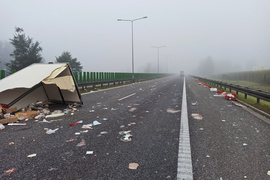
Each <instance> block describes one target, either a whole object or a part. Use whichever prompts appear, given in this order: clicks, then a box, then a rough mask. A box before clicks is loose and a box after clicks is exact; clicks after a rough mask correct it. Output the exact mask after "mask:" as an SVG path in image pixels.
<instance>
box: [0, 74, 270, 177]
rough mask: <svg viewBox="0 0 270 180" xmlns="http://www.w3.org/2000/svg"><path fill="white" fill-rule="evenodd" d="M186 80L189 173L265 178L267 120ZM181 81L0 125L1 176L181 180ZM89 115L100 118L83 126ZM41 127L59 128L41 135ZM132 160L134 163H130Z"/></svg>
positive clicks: (139, 86) (94, 96) (125, 89)
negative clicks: (41, 119) (131, 166)
mask: <svg viewBox="0 0 270 180" xmlns="http://www.w3.org/2000/svg"><path fill="white" fill-rule="evenodd" d="M185 83H186V94H187V96H186V98H187V115H188V117H187V118H188V122H189V133H190V147H191V160H192V165H190V166H187V165H185V166H186V167H190V168H191V169H190V170H191V171H192V172H193V179H203V180H205V179H215V180H226V179H232V180H234V179H253V180H254V179H258V180H260V179H270V176H269V175H267V173H268V171H270V161H269V155H270V150H269V147H270V146H269V143H270V140H269V136H270V133H269V132H270V128H269V124H267V123H266V122H264V121H262V120H261V119H260V118H258V117H257V116H255V115H253V114H252V113H250V112H248V111H246V110H245V108H243V107H239V106H236V105H235V104H234V103H233V102H231V101H227V100H225V99H224V98H222V97H215V96H214V94H215V93H214V92H210V91H209V88H204V87H203V86H199V85H198V84H197V83H196V81H195V80H194V79H192V78H189V77H186V79H185ZM183 84H184V79H183V78H181V77H177V76H175V77H167V78H161V79H155V80H151V81H146V82H141V83H135V84H130V85H126V86H122V87H117V88H112V89H108V90H103V91H98V92H93V93H88V94H84V95H83V96H82V97H83V101H84V105H83V106H82V107H79V108H78V111H75V113H74V115H71V114H68V115H65V116H61V117H58V118H48V119H46V120H47V121H50V122H51V123H44V122H43V123H42V122H34V120H29V121H27V122H26V123H27V125H26V126H6V128H5V129H4V130H2V131H0V135H1V139H0V143H1V148H0V179H27V180H28V179H86V180H88V179H90V180H99V179H100V180H102V179H104V180H107V179H109V180H110V179H112V180H122V179H134V180H148V179H149V180H152V179H153V180H157V179H160V180H163V179H165V180H166V179H177V177H178V179H181V177H183V176H179V166H181V164H179V162H178V161H179V157H182V155H181V154H179V152H180V151H179V141H180V139H181V137H179V135H180V129H181V128H180V125H181V121H182V122H183V119H182V120H181V117H182V116H181V115H182V114H184V113H182V111H181V110H182V108H183V107H182V105H183V104H184V103H183V104H182V98H183V96H184V95H185V94H184V93H183ZM195 102H197V103H196V105H192V103H195ZM57 108H60V109H61V108H62V109H63V108H65V107H57ZM191 114H200V115H201V116H202V117H203V119H202V120H198V119H194V118H193V117H192V116H191ZM182 118H183V117H182ZM52 120H54V121H52ZM78 121H82V123H78V124H77V125H76V126H70V125H69V124H70V123H76V122H78ZM93 121H98V122H99V123H100V124H99V125H96V126H93V127H92V129H88V132H86V131H85V130H87V129H82V126H83V125H86V124H90V123H93ZM44 128H49V129H56V128H59V129H58V130H57V131H56V132H55V133H53V134H46V133H45V132H46V131H45V130H44ZM182 129H183V128H182ZM121 131H130V134H131V135H132V136H131V137H126V139H131V141H128V142H124V141H122V140H121V138H122V139H123V137H124V135H121V134H120V133H119V132H121ZM78 132H80V135H75V133H78ZM126 133H127V132H126ZM10 142H14V145H9V143H10ZM185 143H187V142H185ZM78 145H82V146H78ZM88 153H89V154H88ZM31 154H36V156H34V157H32V158H30V157H27V156H28V155H31ZM130 163H137V165H138V167H137V168H135V169H129V164H130ZM12 168H14V172H11V173H10V174H7V173H5V171H7V170H9V169H12ZM182 179H183V178H182ZM187 179H188V178H187ZM191 179H192V178H191Z"/></svg>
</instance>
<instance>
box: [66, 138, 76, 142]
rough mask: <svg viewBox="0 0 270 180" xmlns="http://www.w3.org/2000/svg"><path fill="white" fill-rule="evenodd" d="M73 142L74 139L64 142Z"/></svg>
mask: <svg viewBox="0 0 270 180" xmlns="http://www.w3.org/2000/svg"><path fill="white" fill-rule="evenodd" d="M73 141H75V139H72V138H69V140H66V143H67V142H73Z"/></svg>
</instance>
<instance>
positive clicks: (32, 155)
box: [27, 154, 37, 158]
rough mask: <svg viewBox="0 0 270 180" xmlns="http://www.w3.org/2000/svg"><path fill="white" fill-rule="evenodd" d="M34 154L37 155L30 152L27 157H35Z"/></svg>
mask: <svg viewBox="0 0 270 180" xmlns="http://www.w3.org/2000/svg"><path fill="white" fill-rule="evenodd" d="M36 156H37V154H30V155H28V156H27V157H29V158H32V157H36Z"/></svg>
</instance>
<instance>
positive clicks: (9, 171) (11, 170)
mask: <svg viewBox="0 0 270 180" xmlns="http://www.w3.org/2000/svg"><path fill="white" fill-rule="evenodd" d="M15 170H16V169H15V168H12V169H9V170H7V171H5V173H6V174H8V175H10V174H11V173H13V172H14V171H15Z"/></svg>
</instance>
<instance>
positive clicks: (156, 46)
mask: <svg viewBox="0 0 270 180" xmlns="http://www.w3.org/2000/svg"><path fill="white" fill-rule="evenodd" d="M151 47H152V48H157V50H158V51H157V52H158V74H159V48H163V47H166V46H151Z"/></svg>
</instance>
